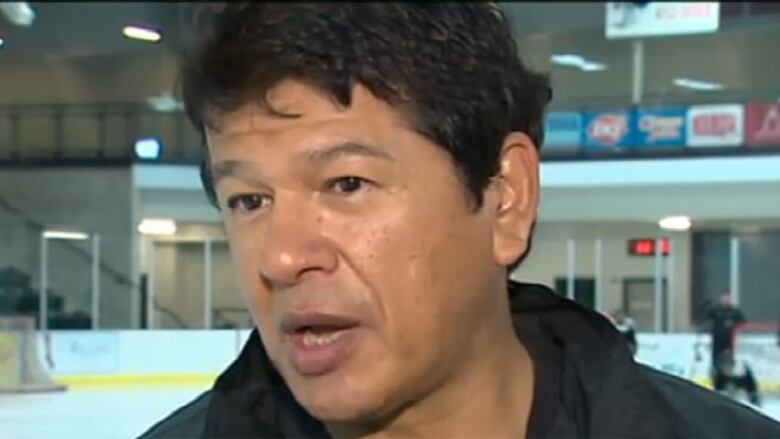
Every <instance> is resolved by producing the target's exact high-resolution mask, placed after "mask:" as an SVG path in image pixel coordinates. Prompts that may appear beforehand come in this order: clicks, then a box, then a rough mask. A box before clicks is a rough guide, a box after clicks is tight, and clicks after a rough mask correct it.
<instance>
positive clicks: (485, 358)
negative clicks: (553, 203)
mask: <svg viewBox="0 0 780 439" xmlns="http://www.w3.org/2000/svg"><path fill="white" fill-rule="evenodd" d="M503 297H504V298H506V297H507V296H506V294H504V296H503ZM505 300H508V299H505ZM499 309H503V312H502V313H501V315H503V316H505V318H503V317H502V318H497V319H493V320H492V321H491V322H490V325H489V326H488V327H485V328H483V330H482V331H479V332H478V333H475V334H474V337H473V338H472V340H471V343H469V349H468V352H467V353H466V355H464V357H463V364H462V367H459V368H458V370H457V371H455V373H454V374H453V376H451V377H450V379H449V380H447V382H446V383H443V384H442V385H441V386H440V387H439V388H437V389H436V390H435V391H433V392H431V393H430V394H428V395H427V396H426V397H425V398H423V399H422V400H420V401H417V402H416V403H414V404H412V405H410V406H409V407H407V408H406V409H404V410H403V411H402V412H401V413H400V414H398V415H397V416H396V417H395V418H394V419H393V420H391V421H390V422H388V423H386V424H384V425H383V427H382V428H381V429H362V428H357V429H355V428H346V426H341V427H337V428H329V429H330V430H331V433H332V434H333V436H334V437H342V438H345V437H350V438H362V439H391V438H414V437H420V438H423V437H426V438H430V437H452V438H459V437H462V438H474V437H495V438H499V437H505V438H508V437H525V434H526V427H527V424H528V417H529V414H530V411H531V403H532V402H533V386H534V373H533V365H532V362H531V358H530V356H529V354H528V352H527V351H526V349H525V347H524V346H523V345H522V344H521V343H520V341H519V339H518V338H517V335H516V333H515V330H514V328H513V326H512V320H511V315H510V314H509V312H508V309H509V305H508V302H507V303H504V304H501V306H499Z"/></svg>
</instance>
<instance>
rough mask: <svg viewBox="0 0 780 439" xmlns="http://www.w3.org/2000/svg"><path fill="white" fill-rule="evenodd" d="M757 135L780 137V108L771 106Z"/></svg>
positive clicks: (760, 136) (759, 136)
mask: <svg viewBox="0 0 780 439" xmlns="http://www.w3.org/2000/svg"><path fill="white" fill-rule="evenodd" d="M756 137H758V138H762V137H764V138H766V137H772V138H776V137H780V109H778V108H777V107H774V106H773V107H769V111H767V113H766V116H764V121H763V123H761V128H759V129H758V131H756Z"/></svg>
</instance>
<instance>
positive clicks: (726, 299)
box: [720, 293, 732, 308]
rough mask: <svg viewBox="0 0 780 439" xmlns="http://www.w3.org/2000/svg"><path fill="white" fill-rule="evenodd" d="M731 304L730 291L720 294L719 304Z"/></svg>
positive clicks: (724, 305) (725, 305)
mask: <svg viewBox="0 0 780 439" xmlns="http://www.w3.org/2000/svg"><path fill="white" fill-rule="evenodd" d="M731 304H732V302H731V294H730V293H723V294H721V295H720V305H721V306H723V307H726V308H728V307H730V306H731Z"/></svg>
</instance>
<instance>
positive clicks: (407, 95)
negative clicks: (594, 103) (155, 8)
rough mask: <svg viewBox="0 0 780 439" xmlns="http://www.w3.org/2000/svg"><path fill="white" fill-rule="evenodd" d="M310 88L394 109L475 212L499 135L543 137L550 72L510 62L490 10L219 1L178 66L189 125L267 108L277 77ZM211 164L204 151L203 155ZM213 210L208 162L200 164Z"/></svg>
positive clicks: (512, 48) (340, 100) (505, 39)
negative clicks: (436, 150)
mask: <svg viewBox="0 0 780 439" xmlns="http://www.w3.org/2000/svg"><path fill="white" fill-rule="evenodd" d="M288 78H289V79H296V80H300V81H303V82H305V83H307V84H309V85H312V86H314V87H316V88H318V89H320V90H322V91H323V92H325V93H326V94H327V95H328V96H330V97H331V98H332V99H333V100H334V102H335V103H337V104H339V105H340V106H343V107H347V106H349V105H350V102H351V91H352V87H353V86H354V85H355V84H357V83H359V84H362V85H363V86H365V87H367V88H368V89H369V90H370V91H371V92H372V93H373V94H374V95H375V96H377V97H378V98H380V99H382V100H384V101H386V102H387V103H389V104H391V105H393V106H394V107H395V108H398V109H400V110H401V111H402V113H403V114H404V115H405V116H406V117H407V122H408V123H409V125H410V127H411V128H412V129H414V130H415V131H417V132H418V133H420V134H421V135H423V136H425V137H426V138H428V139H429V140H431V141H432V142H434V143H435V144H437V145H439V146H441V147H442V148H444V149H445V150H447V152H448V153H449V154H450V156H451V157H452V159H453V162H454V164H455V166H456V168H457V170H458V171H459V173H460V176H461V177H462V180H463V182H464V183H465V187H466V188H467V189H468V190H469V192H470V193H471V194H472V195H473V197H474V200H475V201H476V207H479V206H481V204H482V200H483V193H484V190H485V188H486V187H487V185H488V184H489V182H490V179H491V178H492V177H493V176H495V175H496V174H497V173H498V171H499V155H500V151H501V147H502V143H503V140H504V138H505V137H506V136H507V134H509V133H510V132H512V131H522V132H525V133H526V134H527V135H528V136H529V137H530V138H531V139H532V140H533V142H534V143H535V144H536V145H537V147H539V146H541V144H542V142H543V117H544V109H545V106H546V105H547V103H548V102H549V100H550V99H551V96H552V92H551V89H550V86H549V80H548V78H547V76H545V75H541V74H537V73H534V72H532V71H531V70H529V69H528V68H527V67H526V66H525V65H524V64H523V62H522V61H521V59H520V57H519V55H518V49H517V45H516V43H515V41H514V39H513V37H512V34H511V30H510V25H509V23H508V21H507V18H506V16H505V14H504V13H503V12H502V11H501V10H500V9H499V7H498V6H496V4H495V3H306V4H300V3H273V4H270V3H248V2H245V3H227V4H220V5H219V6H216V7H215V6H213V5H210V6H206V7H205V8H203V13H202V14H201V15H200V20H199V22H198V24H197V36H196V39H195V43H194V44H193V45H192V46H191V47H190V48H189V50H188V51H187V52H186V54H185V57H184V62H183V64H182V70H181V85H182V94H183V100H184V104H185V108H186V112H187V115H188V116H189V118H190V120H191V121H192V123H193V124H194V125H195V127H196V129H197V130H199V131H200V132H201V134H203V133H204V132H205V128H209V129H217V128H218V127H217V125H218V118H219V116H220V115H222V114H225V113H229V112H231V111H234V110H237V109H238V108H240V107H241V106H243V105H245V104H247V103H250V102H252V103H257V104H260V105H261V106H262V107H263V108H264V109H265V110H266V111H269V112H270V113H271V114H275V115H278V116H280V117H295V115H290V114H280V113H278V112H277V111H275V110H274V109H273V108H270V105H269V104H268V102H267V100H266V94H267V92H268V91H269V90H270V89H271V88H272V87H273V86H274V85H276V84H278V83H279V82H280V81H281V80H283V79H288ZM205 157H206V160H208V154H205ZM201 176H202V178H203V180H204V186H205V188H206V191H207V194H208V195H209V199H210V200H211V202H212V203H213V204H215V205H216V202H215V200H216V197H215V195H214V188H213V186H212V181H211V176H210V171H209V165H208V163H207V161H204V165H203V166H202V168H201Z"/></svg>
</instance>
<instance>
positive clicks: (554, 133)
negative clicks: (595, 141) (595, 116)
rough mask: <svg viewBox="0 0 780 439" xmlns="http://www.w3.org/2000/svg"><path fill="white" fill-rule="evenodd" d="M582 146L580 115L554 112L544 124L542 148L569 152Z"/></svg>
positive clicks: (571, 112) (569, 112)
mask: <svg viewBox="0 0 780 439" xmlns="http://www.w3.org/2000/svg"><path fill="white" fill-rule="evenodd" d="M581 144H582V114H580V113H578V112H574V111H558V112H556V111H554V112H550V113H548V114H547V117H546V118H545V122H544V148H545V149H549V150H553V151H557V150H563V151H571V150H574V149H577V148H579V147H580V145H581Z"/></svg>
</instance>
